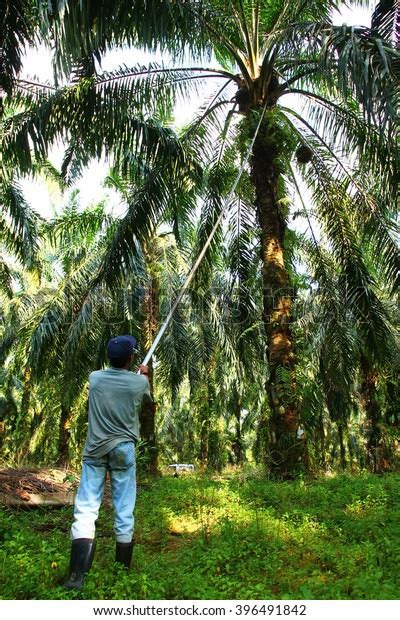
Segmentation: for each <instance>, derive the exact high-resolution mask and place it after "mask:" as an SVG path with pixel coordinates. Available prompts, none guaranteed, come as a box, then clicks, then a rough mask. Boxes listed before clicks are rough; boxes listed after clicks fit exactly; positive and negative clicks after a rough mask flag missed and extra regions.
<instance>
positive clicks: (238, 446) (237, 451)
mask: <svg viewBox="0 0 400 620" xmlns="http://www.w3.org/2000/svg"><path fill="white" fill-rule="evenodd" d="M232 407H233V414H234V416H235V441H234V443H233V446H232V448H233V453H234V455H235V461H236V465H241V464H242V463H243V441H242V424H241V419H240V418H241V406H240V397H239V394H238V391H237V390H236V389H234V394H233V400H232Z"/></svg>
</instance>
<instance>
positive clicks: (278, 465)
mask: <svg viewBox="0 0 400 620" xmlns="http://www.w3.org/2000/svg"><path fill="white" fill-rule="evenodd" d="M274 152H276V145H271V146H269V145H268V144H265V142H264V143H263V142H262V141H261V140H256V143H255V145H254V148H253V154H252V179H253V183H254V186H255V190H256V202H255V206H256V210H257V217H258V222H259V226H260V229H261V261H262V281H263V322H264V326H265V332H266V337H267V346H266V352H267V359H268V369H269V376H268V379H267V382H266V391H267V394H268V400H269V404H270V409H271V418H270V447H269V458H268V460H269V463H268V465H269V467H270V469H271V471H272V473H274V474H276V475H278V476H281V477H291V476H292V475H293V474H294V473H295V472H296V471H297V470H299V468H301V467H302V466H304V463H305V460H306V459H305V456H306V455H305V449H306V448H305V442H304V441H303V442H302V441H299V440H298V438H297V431H298V429H299V413H298V407H297V403H296V399H295V372H294V371H295V356H294V352H293V337H292V334H291V330H290V319H291V312H292V292H291V289H290V281H289V274H288V271H287V269H286V266H285V262H284V235H285V229H286V222H285V218H284V216H283V215H282V213H281V210H280V207H279V204H278V180H279V174H280V173H279V169H278V166H277V165H276V164H275V161H274V156H271V154H272V153H274Z"/></svg>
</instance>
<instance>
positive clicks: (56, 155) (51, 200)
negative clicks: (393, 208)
mask: <svg viewBox="0 0 400 620" xmlns="http://www.w3.org/2000/svg"><path fill="white" fill-rule="evenodd" d="M371 12H372V9H365V8H356V9H355V8H352V9H349V8H344V9H343V10H342V11H341V13H337V14H336V15H335V16H334V18H333V21H334V23H335V24H337V25H340V24H342V23H346V24H348V25H358V26H369V25H370V20H371V17H370V16H371ZM149 60H153V61H154V60H156V61H160V60H161V58H160V57H158V58H157V57H156V56H154V55H153V56H151V57H150V56H149V54H147V53H145V52H142V51H141V50H136V49H134V50H133V49H130V50H126V49H125V50H121V49H118V50H113V51H111V52H109V53H108V54H106V55H105V56H104V59H103V60H102V69H103V70H105V71H111V70H112V69H115V68H117V67H118V66H121V65H123V64H126V65H127V66H128V67H129V66H133V65H135V64H138V63H141V64H142V63H143V64H147V63H148V62H149ZM52 75H53V73H52V68H51V57H50V55H49V52H48V51H47V50H46V49H45V48H40V49H29V50H28V52H27V54H26V57H25V59H24V64H23V70H22V74H21V77H36V78H38V80H39V81H50V82H52ZM192 101H193V106H192V107H191V108H190V107H188V106H185V107H184V106H182V105H181V106H178V107H177V109H176V117H177V122H178V124H180V125H182V124H183V123H185V122H186V121H188V120H189V118H190V116H191V115H192V114H193V112H194V111H195V110H196V108H197V107H198V105H199V104H200V103H201V98H199V99H198V100H197V101H196V100H195V98H194V99H193V100H192ZM62 157H63V147H62V146H59V147H55V148H53V149H52V151H51V153H50V157H49V159H50V161H51V162H52V163H53V164H54V165H55V166H56V167H57V168H58V169H59V168H60V166H61V161H62ZM108 168H109V165H108V164H107V163H106V162H93V163H92V164H91V165H90V166H89V167H88V168H87V170H86V171H85V173H84V174H83V176H82V178H81V179H80V180H79V181H78V182H77V183H76V185H75V186H74V188H71V189H75V188H76V189H79V191H80V204H81V206H82V208H84V207H86V206H88V205H89V204H93V203H96V202H98V201H100V200H102V199H104V198H106V201H107V206H108V210H110V211H111V212H112V213H114V214H115V215H121V214H122V213H123V212H124V209H125V207H124V205H121V203H120V199H119V197H118V194H117V193H116V192H115V191H113V190H111V189H107V190H106V189H105V188H104V187H103V180H104V178H105V176H106V174H107V171H108ZM21 185H22V189H23V192H24V194H25V196H26V199H27V201H28V203H29V204H30V205H31V206H32V207H33V208H34V210H35V211H37V212H38V213H40V215H42V216H43V217H45V218H51V217H53V216H54V214H55V213H56V212H57V210H59V208H60V206H61V205H62V204H64V203H65V196H64V197H62V196H61V194H60V192H59V190H58V189H57V187H56V186H55V185H53V186H51V187H49V186H48V185H46V183H45V182H42V181H38V180H35V181H33V180H29V179H23V180H22V182H21ZM299 225H300V223H299Z"/></svg>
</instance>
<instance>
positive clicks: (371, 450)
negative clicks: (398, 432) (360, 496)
mask: <svg viewBox="0 0 400 620" xmlns="http://www.w3.org/2000/svg"><path fill="white" fill-rule="evenodd" d="M361 373H362V384H361V395H362V400H363V405H364V409H365V413H366V416H367V420H368V426H369V431H368V440H367V455H368V460H369V463H370V467H371V471H372V473H374V474H378V473H382V472H383V471H385V469H387V464H385V459H384V458H383V454H382V432H381V429H380V423H381V421H382V414H381V410H380V407H379V404H378V401H377V398H376V383H377V379H378V373H377V372H376V371H375V370H374V368H373V367H372V365H371V363H370V361H369V360H368V359H367V358H366V357H365V356H364V355H363V356H362V357H361Z"/></svg>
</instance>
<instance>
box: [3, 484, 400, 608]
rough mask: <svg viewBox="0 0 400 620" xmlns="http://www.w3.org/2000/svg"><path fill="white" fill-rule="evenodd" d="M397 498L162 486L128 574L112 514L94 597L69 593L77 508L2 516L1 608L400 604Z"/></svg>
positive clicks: (317, 488) (347, 491)
mask: <svg viewBox="0 0 400 620" xmlns="http://www.w3.org/2000/svg"><path fill="white" fill-rule="evenodd" d="M399 487H400V475H399V474H388V475H385V476H383V477H376V476H371V475H363V476H357V477H350V476H348V477H346V476H340V477H336V478H330V479H323V480H319V481H314V482H295V483H274V482H270V481H267V480H263V479H262V478H261V477H257V476H256V475H254V474H250V473H247V474H246V473H235V474H230V475H228V474H227V475H225V476H220V477H214V478H213V477H201V476H186V477H181V478H172V477H165V478H162V479H160V480H157V481H154V482H151V483H150V484H148V485H146V486H145V487H143V488H142V489H141V491H140V493H139V496H138V502H137V508H136V535H135V536H136V543H137V544H136V547H135V551H134V560H133V564H132V569H131V571H130V572H129V573H126V572H124V571H123V570H121V569H120V568H119V567H118V566H117V565H115V564H114V538H113V532H112V512H111V511H110V510H109V509H104V508H103V509H102V512H101V514H100V518H99V521H98V528H97V535H98V539H97V551H96V556H95V562H94V565H93V568H92V570H91V572H90V573H89V575H88V577H87V580H86V586H85V590H84V594H76V593H72V594H71V593H69V592H67V591H65V590H64V589H63V588H62V583H63V579H64V577H65V573H66V570H67V565H68V560H69V548H70V542H69V528H70V524H71V519H72V508H68V509H66V508H63V509H54V508H53V509H50V508H46V509H44V508H43V509H36V510H31V511H24V510H19V511H15V510H9V509H2V510H0V545H1V546H0V592H1V598H2V599H67V598H74V597H77V596H78V597H82V598H85V599H111V600H118V599H122V600H123V599H130V600H134V599H175V600H176V599H286V598H287V599H398V598H400V493H399Z"/></svg>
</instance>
